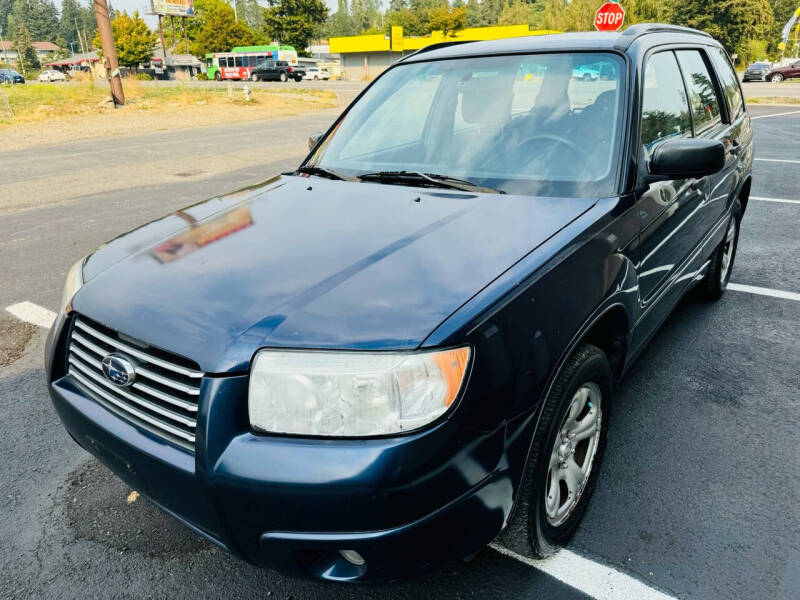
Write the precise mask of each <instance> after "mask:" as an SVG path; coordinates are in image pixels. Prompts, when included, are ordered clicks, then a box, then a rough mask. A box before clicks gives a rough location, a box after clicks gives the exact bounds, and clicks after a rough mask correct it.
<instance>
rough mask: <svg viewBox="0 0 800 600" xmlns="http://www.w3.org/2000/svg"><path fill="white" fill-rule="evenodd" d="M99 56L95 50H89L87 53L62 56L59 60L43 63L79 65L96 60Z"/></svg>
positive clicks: (60, 65)
mask: <svg viewBox="0 0 800 600" xmlns="http://www.w3.org/2000/svg"><path fill="white" fill-rule="evenodd" d="M98 60H100V58H99V57H98V56H97V52H89V53H88V54H72V55H70V56H68V57H67V58H62V59H61V60H53V61H49V62H46V63H44V66H45V67H71V66H73V65H80V64H82V63H85V62H90V63H93V62H97V61H98Z"/></svg>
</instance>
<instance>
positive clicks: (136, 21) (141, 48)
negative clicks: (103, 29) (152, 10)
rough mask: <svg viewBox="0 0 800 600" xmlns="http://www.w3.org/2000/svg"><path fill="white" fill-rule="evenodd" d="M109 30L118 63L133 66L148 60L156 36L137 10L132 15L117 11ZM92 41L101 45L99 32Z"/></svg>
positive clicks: (151, 55)
mask: <svg viewBox="0 0 800 600" xmlns="http://www.w3.org/2000/svg"><path fill="white" fill-rule="evenodd" d="M111 32H112V33H113V34H114V45H115V46H116V48H117V59H118V60H119V64H120V65H122V66H123V67H134V68H135V67H138V66H139V64H140V63H146V62H150V59H151V58H152V57H153V48H155V45H156V42H157V40H158V36H157V35H156V34H155V33H153V32H152V31H150V29H149V28H148V27H147V24H146V23H145V22H144V20H143V19H142V18H141V17H140V16H139V11H138V10H137V11H136V12H134V13H133V15H128V13H126V12H124V11H123V12H118V13H117V14H116V16H115V17H114V19H113V20H112V21H111ZM93 43H94V45H95V47H96V48H100V47H101V44H100V34H99V33H98V34H97V35H96V36H95V38H94V42H93Z"/></svg>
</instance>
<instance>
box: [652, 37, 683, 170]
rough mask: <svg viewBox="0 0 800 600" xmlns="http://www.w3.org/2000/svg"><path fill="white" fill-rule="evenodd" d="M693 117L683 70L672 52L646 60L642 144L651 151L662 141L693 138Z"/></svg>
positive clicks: (655, 55) (659, 54)
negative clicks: (690, 113)
mask: <svg viewBox="0 0 800 600" xmlns="http://www.w3.org/2000/svg"><path fill="white" fill-rule="evenodd" d="M691 136H692V119H691V117H690V116H689V102H688V100H687V99H686V90H685V88H684V86H683V79H682V78H681V71H680V69H678V63H677V61H676V60H675V55H674V54H673V53H672V52H660V53H658V54H654V55H652V56H651V57H650V58H649V59H648V60H647V65H646V67H645V75H644V91H643V93H642V127H641V139H642V145H643V146H644V148H645V150H646V151H647V152H648V154H649V151H650V150H651V149H652V148H653V146H655V145H656V144H657V143H658V142H660V141H661V140H665V139H668V138H672V137H691Z"/></svg>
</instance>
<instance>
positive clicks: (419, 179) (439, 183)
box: [358, 171, 505, 194]
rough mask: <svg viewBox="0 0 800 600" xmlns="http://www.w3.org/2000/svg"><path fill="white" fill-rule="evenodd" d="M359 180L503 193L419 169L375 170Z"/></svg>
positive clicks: (361, 176) (502, 192) (360, 176)
mask: <svg viewBox="0 0 800 600" xmlns="http://www.w3.org/2000/svg"><path fill="white" fill-rule="evenodd" d="M358 178H359V179H360V180H361V181H377V182H383V183H400V184H404V185H423V186H433V187H441V188H448V189H453V190H462V191H465V192H481V193H484V194H505V192H504V191H503V190H496V189H494V188H488V187H482V186H480V185H477V184H475V183H472V182H471V181H467V180H465V179H458V178H456V177H450V176H448V175H438V174H436V173H421V172H420V171H376V172H375V173H364V174H363V175H359V176H358Z"/></svg>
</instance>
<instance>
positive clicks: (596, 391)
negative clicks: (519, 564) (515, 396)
mask: <svg viewBox="0 0 800 600" xmlns="http://www.w3.org/2000/svg"><path fill="white" fill-rule="evenodd" d="M611 392H612V375H611V367H610V365H609V362H608V358H607V357H606V355H605V353H604V352H603V351H602V350H601V349H600V348H598V347H597V346H593V345H591V344H583V345H581V346H580V347H579V348H578V349H577V350H576V351H575V352H574V353H573V355H572V356H571V357H570V358H569V359H568V360H567V363H566V364H565V365H564V367H563V369H562V370H561V372H560V373H559V375H558V377H557V378H556V380H555V382H554V383H553V387H552V388H551V390H550V393H549V394H548V395H547V398H546V399H545V400H544V405H543V407H542V412H541V416H540V418H539V424H538V426H537V428H536V433H535V434H534V439H533V443H532V445H531V452H530V456H529V459H528V464H527V465H526V468H525V474H524V476H523V481H522V489H521V491H520V496H519V499H518V502H519V506H518V507H517V516H516V517H515V520H514V523H513V525H511V526H509V528H508V530H507V531H506V532H505V533H504V534H503V536H502V538H501V539H502V542H503V544H504V545H506V546H508V547H510V548H511V549H513V550H515V551H517V552H520V553H524V554H526V555H528V556H535V557H539V558H545V557H547V556H550V555H551V554H553V553H555V552H556V551H557V550H558V549H559V548H561V547H562V546H563V545H564V544H566V543H567V541H569V539H570V538H571V537H572V536H573V534H574V533H575V530H576V529H577V528H578V525H579V524H580V521H581V519H582V518H583V513H584V512H585V511H586V507H587V506H588V504H589V498H590V497H591V495H592V490H593V489H594V484H595V482H596V481H597V476H598V474H599V472H600V463H601V461H602V459H603V450H604V448H605V442H606V436H607V434H608V417H609V411H610V408H611ZM523 535H524V536H525V537H526V538H527V539H525V540H523V539H522V536H523Z"/></svg>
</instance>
